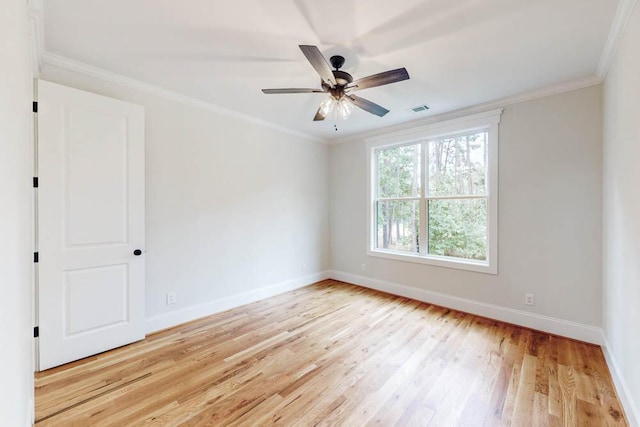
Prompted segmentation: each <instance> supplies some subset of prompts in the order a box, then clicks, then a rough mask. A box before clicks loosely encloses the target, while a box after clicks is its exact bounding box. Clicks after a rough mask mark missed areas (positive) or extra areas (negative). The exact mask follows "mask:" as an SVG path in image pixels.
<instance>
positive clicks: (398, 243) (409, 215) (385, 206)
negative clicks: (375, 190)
mask: <svg viewBox="0 0 640 427" xmlns="http://www.w3.org/2000/svg"><path fill="white" fill-rule="evenodd" d="M419 210H420V202H419V201H418V200H393V201H382V202H377V204H376V213H377V224H376V230H377V237H376V247H377V248H378V249H389V250H393V251H404V252H416V253H417V252H419V251H420V246H419V242H418V239H419V237H418V236H419V235H420V233H419V228H420V212H419Z"/></svg>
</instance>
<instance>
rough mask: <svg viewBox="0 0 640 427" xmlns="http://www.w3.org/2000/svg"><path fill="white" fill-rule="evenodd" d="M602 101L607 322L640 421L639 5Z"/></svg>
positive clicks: (613, 355)
mask: <svg viewBox="0 0 640 427" xmlns="http://www.w3.org/2000/svg"><path fill="white" fill-rule="evenodd" d="M604 99H605V102H604V117H605V121H604V129H605V133H604V182H603V186H604V197H603V202H604V204H603V208H604V218H603V224H604V251H603V252H604V255H603V260H604V271H603V319H604V325H603V326H604V331H605V335H606V337H607V341H608V345H607V350H608V353H609V355H610V357H611V359H613V363H612V364H613V365H614V367H615V368H616V370H617V372H614V375H616V374H617V375H619V377H620V379H621V380H622V382H623V383H625V387H626V388H627V390H626V398H627V399H629V402H628V404H627V412H633V413H635V420H636V423H639V424H640V363H638V361H639V360H640V332H639V328H640V187H639V185H640V163H639V159H640V6H639V5H636V7H635V10H634V12H633V15H632V16H631V20H630V21H629V24H628V26H627V29H626V32H625V34H624V36H623V38H622V40H621V43H620V45H619V47H618V50H617V54H616V56H615V59H614V62H613V65H612V67H611V69H610V71H609V73H608V76H607V79H606V81H605V90H604ZM629 409H630V410H629ZM627 415H628V416H630V415H631V414H627Z"/></svg>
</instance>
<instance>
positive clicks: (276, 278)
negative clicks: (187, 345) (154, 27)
mask: <svg viewBox="0 0 640 427" xmlns="http://www.w3.org/2000/svg"><path fill="white" fill-rule="evenodd" d="M43 78H44V79H45V80H50V81H54V82H57V83H61V84H66V85H68V86H72V87H76V88H79V89H83V90H89V91H92V92H96V93H99V94H103V95H106V96H111V97H114V98H118V99H122V100H125V101H130V102H134V103H137V104H141V105H143V106H144V107H145V111H146V216H147V221H146V232H147V239H146V240H147V246H146V249H147V253H146V261H147V264H146V265H147V291H146V296H147V300H146V304H147V316H148V317H154V316H158V315H162V314H163V313H167V312H170V311H172V310H173V311H180V310H181V309H185V308H188V307H193V306H194V305H196V304H203V303H209V302H212V301H219V300H221V299H224V298H227V297H232V296H234V295H237V294H241V293H244V292H249V291H253V290H256V289H260V288H263V287H265V286H270V285H274V284H278V283H282V282H285V281H289V280H291V279H295V278H299V277H301V276H305V275H308V274H310V273H314V272H320V271H323V270H326V269H327V268H328V266H329V220H328V200H329V192H328V190H329V184H328V182H329V178H328V161H329V149H328V147H327V146H326V145H323V144H318V143H314V142H310V141H308V140H304V139H301V138H299V137H296V136H292V135H289V134H286V133H281V132H279V131H276V130H273V129H270V128H267V127H264V126H260V125H258V124H253V123H249V122H244V121H242V120H240V119H236V118H232V117H228V116H224V115H220V114H217V113H214V112H211V111H207V110H204V109H200V108H197V107H193V106H189V105H186V104H183V103H179V102H176V101H173V100H169V99H166V98H162V97H159V96H155V95H151V94H148V93H143V92H140V91H137V90H133V89H131V88H127V87H124V86H121V85H118V84H115V83H111V82H108V81H105V80H101V79H97V78H94V77H90V76H87V75H84V74H80V73H77V72H73V71H70V70H66V69H62V68H56V67H53V66H46V67H45V69H44V70H43ZM303 264H304V266H305V267H304V269H303ZM303 270H304V271H303ZM305 284H306V283H305ZM169 291H176V292H177V304H176V305H172V306H167V305H166V303H165V295H166V293H167V292H169ZM193 313H196V314H199V315H200V316H202V315H204V314H206V310H205V311H204V312H203V311H197V312H193ZM184 320H185V317H184V316H182V317H174V318H167V319H166V321H165V322H164V323H163V325H164V326H166V325H168V324H171V323H172V322H178V321H184Z"/></svg>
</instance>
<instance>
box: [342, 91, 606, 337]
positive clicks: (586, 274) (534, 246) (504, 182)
mask: <svg viewBox="0 0 640 427" xmlns="http://www.w3.org/2000/svg"><path fill="white" fill-rule="evenodd" d="M601 92H602V87H601V86H594V87H589V88H586V89H581V90H576V91H572V92H567V93H563V94H560V95H554V96H549V97H546V98H542V99H537V100H534V101H528V102H524V103H520V104H515V105H510V106H508V107H506V108H505V110H504V112H503V114H502V121H501V123H500V149H499V158H500V160H499V236H498V238H499V247H498V250H499V255H498V260H499V264H498V270H499V274H498V275H490V274H483V273H474V272H469V271H461V270H454V269H449V268H442V267H434V266H429V265H422V264H415V263H409V262H401V261H394V260H389V259H383V258H377V257H368V256H367V255H366V249H367V247H366V245H367V239H366V236H367V230H366V218H367V212H366V209H367V206H366V191H367V190H366V189H367V173H366V163H365V161H366V145H365V142H364V141H363V140H362V139H355V140H352V141H349V142H344V143H341V144H338V145H334V146H332V147H331V248H332V250H331V251H332V252H331V263H332V268H333V269H334V270H338V271H339V272H344V273H348V274H351V275H360V276H366V277H367V278H373V279H376V280H381V281H387V282H392V283H395V284H400V285H405V286H409V287H411V288H415V289H420V290H428V291H432V292H438V293H442V294H447V295H450V296H454V297H457V298H465V299H469V300H473V301H475V302H481V303H485V304H494V305H497V306H501V307H506V308H508V309H516V310H522V311H530V312H533V313H536V314H540V315H544V316H550V317H553V318H559V319H564V320H568V321H571V322H578V323H580V324H586V325H592V326H597V327H598V326H600V325H601V302H600V299H601V283H600V282H601V262H600V259H601V173H602V158H601V157H602V145H601V144H602V110H601V107H602V96H601ZM363 263H365V264H366V265H367V271H366V272H362V271H360V266H361V264H363ZM525 292H533V293H534V294H535V297H536V305H535V307H528V306H525V305H524V296H525ZM412 295H413V294H412ZM508 319H509V320H510V321H514V322H515V321H516V320H513V319H511V318H508ZM539 327H542V326H539ZM592 329H593V330H594V331H597V329H596V328H592Z"/></svg>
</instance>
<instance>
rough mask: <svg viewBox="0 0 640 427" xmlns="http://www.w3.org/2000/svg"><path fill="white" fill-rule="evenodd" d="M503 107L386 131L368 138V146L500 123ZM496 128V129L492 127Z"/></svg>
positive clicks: (383, 144) (464, 130)
mask: <svg viewBox="0 0 640 427" xmlns="http://www.w3.org/2000/svg"><path fill="white" fill-rule="evenodd" d="M502 111H503V109H502V108H498V109H495V110H490V111H484V112H482V113H477V114H473V115H469V116H464V117H456V118H453V119H449V120H442V121H438V122H434V123H429V124H425V125H422V126H413V127H411V128H410V129H403V130H399V131H396V132H386V133H384V134H383V135H378V136H374V137H371V138H366V139H365V140H364V141H365V142H366V143H367V147H368V148H372V147H376V148H379V147H383V146H385V145H399V144H403V143H407V142H415V141H417V140H421V139H428V138H437V137H439V136H442V135H447V136H448V135H449V134H451V133H464V132H467V131H471V130H474V129H482V128H488V127H490V126H491V125H497V124H498V123H500V115H501V114H502ZM490 130H492V131H493V130H494V129H490Z"/></svg>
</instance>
